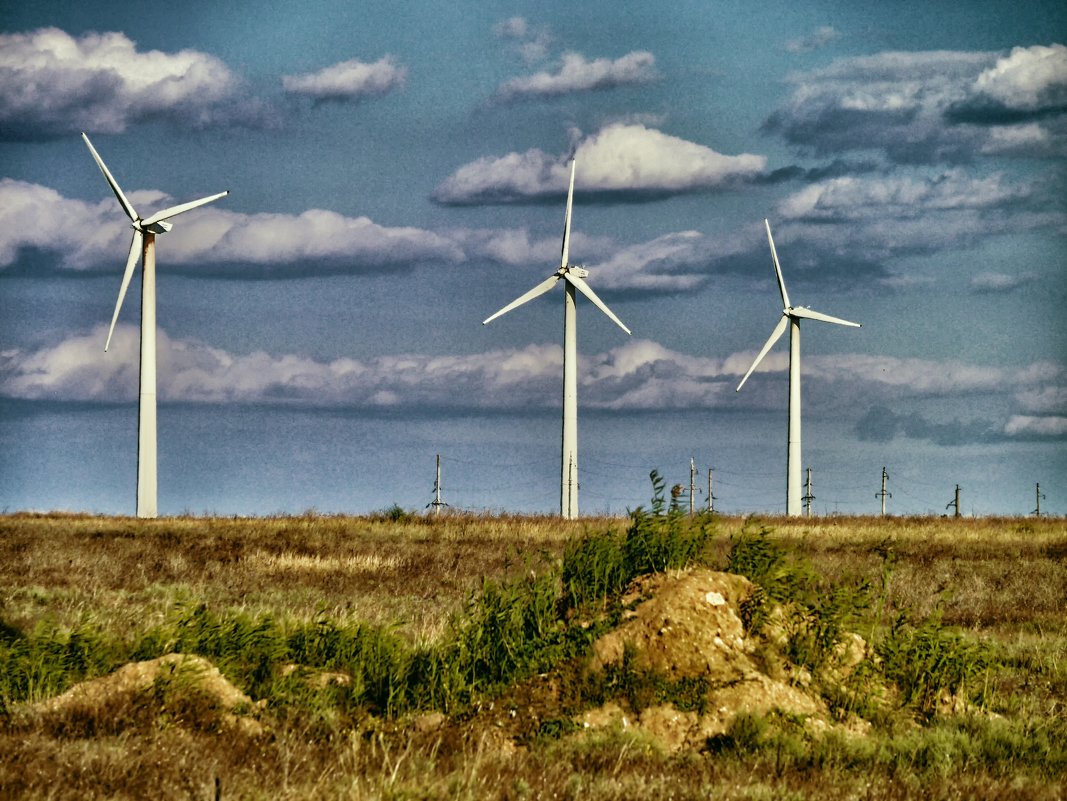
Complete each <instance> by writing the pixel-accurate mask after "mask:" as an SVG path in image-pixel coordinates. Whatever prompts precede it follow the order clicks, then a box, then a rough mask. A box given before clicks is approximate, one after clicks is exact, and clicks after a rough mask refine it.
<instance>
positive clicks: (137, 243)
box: [104, 228, 144, 352]
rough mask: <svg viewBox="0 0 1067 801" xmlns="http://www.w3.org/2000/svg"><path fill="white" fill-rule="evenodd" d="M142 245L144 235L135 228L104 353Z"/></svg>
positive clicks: (108, 344)
mask: <svg viewBox="0 0 1067 801" xmlns="http://www.w3.org/2000/svg"><path fill="white" fill-rule="evenodd" d="M143 245H144V235H143V234H142V233H141V232H140V231H138V230H137V229H136V228H135V229H134V231H133V241H132V242H130V257H129V258H128V259H126V272H124V273H123V274H122V287H121V288H120V289H119V299H118V300H117V301H115V313H114V314H113V315H111V328H110V329H108V332H107V342H105V343H104V351H105V352H106V351H107V349H108V348H109V347H111V335H112V334H114V333H115V323H116V322H117V321H118V319H119V309H121V308H122V301H123V299H124V298H125V297H126V288H127V287H128V286H129V285H130V279H131V278H133V268H134V267H136V266H137V259H138V258H140V256H141V248H142V247H143Z"/></svg>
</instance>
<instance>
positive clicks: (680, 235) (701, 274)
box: [591, 231, 711, 292]
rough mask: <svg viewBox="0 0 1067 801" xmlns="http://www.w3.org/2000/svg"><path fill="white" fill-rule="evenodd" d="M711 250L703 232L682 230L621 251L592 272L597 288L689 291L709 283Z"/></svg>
mask: <svg viewBox="0 0 1067 801" xmlns="http://www.w3.org/2000/svg"><path fill="white" fill-rule="evenodd" d="M710 249H711V247H710V243H709V242H708V241H707V238H706V237H705V236H704V235H703V234H701V233H700V232H698V231H679V232H677V233H673V234H665V235H664V236H660V237H656V238H655V239H653V240H650V241H648V242H641V243H638V244H636V245H631V246H629V247H625V248H621V249H620V250H618V251H617V252H616V253H614V254H613V255H611V256H610V257H609V258H608V259H607V260H605V261H602V262H600V263H598V264H596V265H594V266H593V267H591V269H592V270H593V277H594V278H595V280H596V286H597V289H611V290H619V291H624V290H625V291H630V290H639V291H641V292H687V291H690V290H693V289H696V288H697V287H699V286H701V285H703V284H704V283H705V282H706V281H707V279H708V276H709V273H708V270H707V265H708V264H709V262H710V261H711V257H710V253H709V251H710Z"/></svg>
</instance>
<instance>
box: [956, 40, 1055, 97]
mask: <svg viewBox="0 0 1067 801" xmlns="http://www.w3.org/2000/svg"><path fill="white" fill-rule="evenodd" d="M973 88H974V91H975V92H976V93H977V94H980V95H986V96H988V97H990V98H992V99H994V100H997V101H999V102H1000V103H1002V104H1003V105H1004V106H1005V107H1006V108H1010V109H1018V110H1036V109H1040V108H1047V107H1049V106H1063V105H1064V104H1065V103H1067V47H1065V46H1063V45H1061V44H1053V45H1052V46H1050V47H1043V46H1041V45H1035V46H1034V47H1015V48H1012V51H1011V53H1010V54H1009V55H1008V56H1007V57H1005V58H1000V59H998V60H997V63H996V64H995V65H993V66H992V67H990V68H989V69H987V70H984V71H983V72H982V73H981V74H980V75H979V76H978V77H977V78H976V79H975V81H974V87H973Z"/></svg>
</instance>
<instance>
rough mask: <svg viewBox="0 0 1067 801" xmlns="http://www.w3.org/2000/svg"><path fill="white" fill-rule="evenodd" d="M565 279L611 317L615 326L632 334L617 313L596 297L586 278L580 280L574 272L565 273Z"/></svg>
mask: <svg viewBox="0 0 1067 801" xmlns="http://www.w3.org/2000/svg"><path fill="white" fill-rule="evenodd" d="M564 278H566V279H567V280H568V281H570V282H571V283H572V284H573V285H574V288H575V289H577V290H578V291H579V292H581V293H582V294H583V295H585V296H586V297H587V298H589V300H591V301H593V304H594V305H595V306H596V307H597V308H598V309H600V311H602V312H604V314H606V315H607V316H608V317H610V318H611V320H612V322H614V323H615V325H617V326H618V327H619V328H621V329H622V330H623V331H625V332H626V333H627V334H629V333H630V329H629V328H627V327H626V326H625V325H623V324H622V320H620V319H619V318H618V317H616V316H615V313H614V312H613V311H612V310H611V309H609V308H608V307H607V306H606V305H605V304H604V301H602V300H601V299H600V298H598V297H597V296H596V292H594V291H593V288H592V287H591V286H589V284H587V283H586V282H585V279H584V278H579V277H578V276H576V275H575V274H574V273H573V272H568V273H565V274H564Z"/></svg>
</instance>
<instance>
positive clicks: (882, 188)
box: [778, 169, 1031, 221]
mask: <svg viewBox="0 0 1067 801" xmlns="http://www.w3.org/2000/svg"><path fill="white" fill-rule="evenodd" d="M1030 192H1031V190H1030V189H1029V188H1028V187H1025V186H1022V185H1014V186H1013V185H1010V184H1008V183H1006V181H1005V179H1004V176H1003V175H1001V174H994V175H990V176H988V177H985V178H977V177H974V176H972V175H970V174H969V173H967V172H964V171H963V170H961V169H950V170H945V171H943V172H941V173H939V174H937V175H932V176H918V175H893V176H884V177H864V176H842V177H839V178H831V179H830V180H827V181H820V182H818V183H814V184H811V185H810V186H806V187H804V188H803V189H801V190H800V191H798V192H795V193H793V194H792V195H789V196H788V197H786V198H785V199H784V200H782V201H781V202H780V203H779V204H778V210H779V212H780V213H781V214H782V215H783V216H784V217H787V218H789V219H810V220H822V221H825V220H856V219H862V218H868V219H869V218H885V217H896V218H901V217H922V216H925V215H928V214H929V213H930V212H931V211H953V210H960V209H983V208H998V207H1003V206H1008V205H1012V204H1015V203H1018V202H1019V201H1021V200H1025V199H1027V198H1028V197H1029V195H1030Z"/></svg>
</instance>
